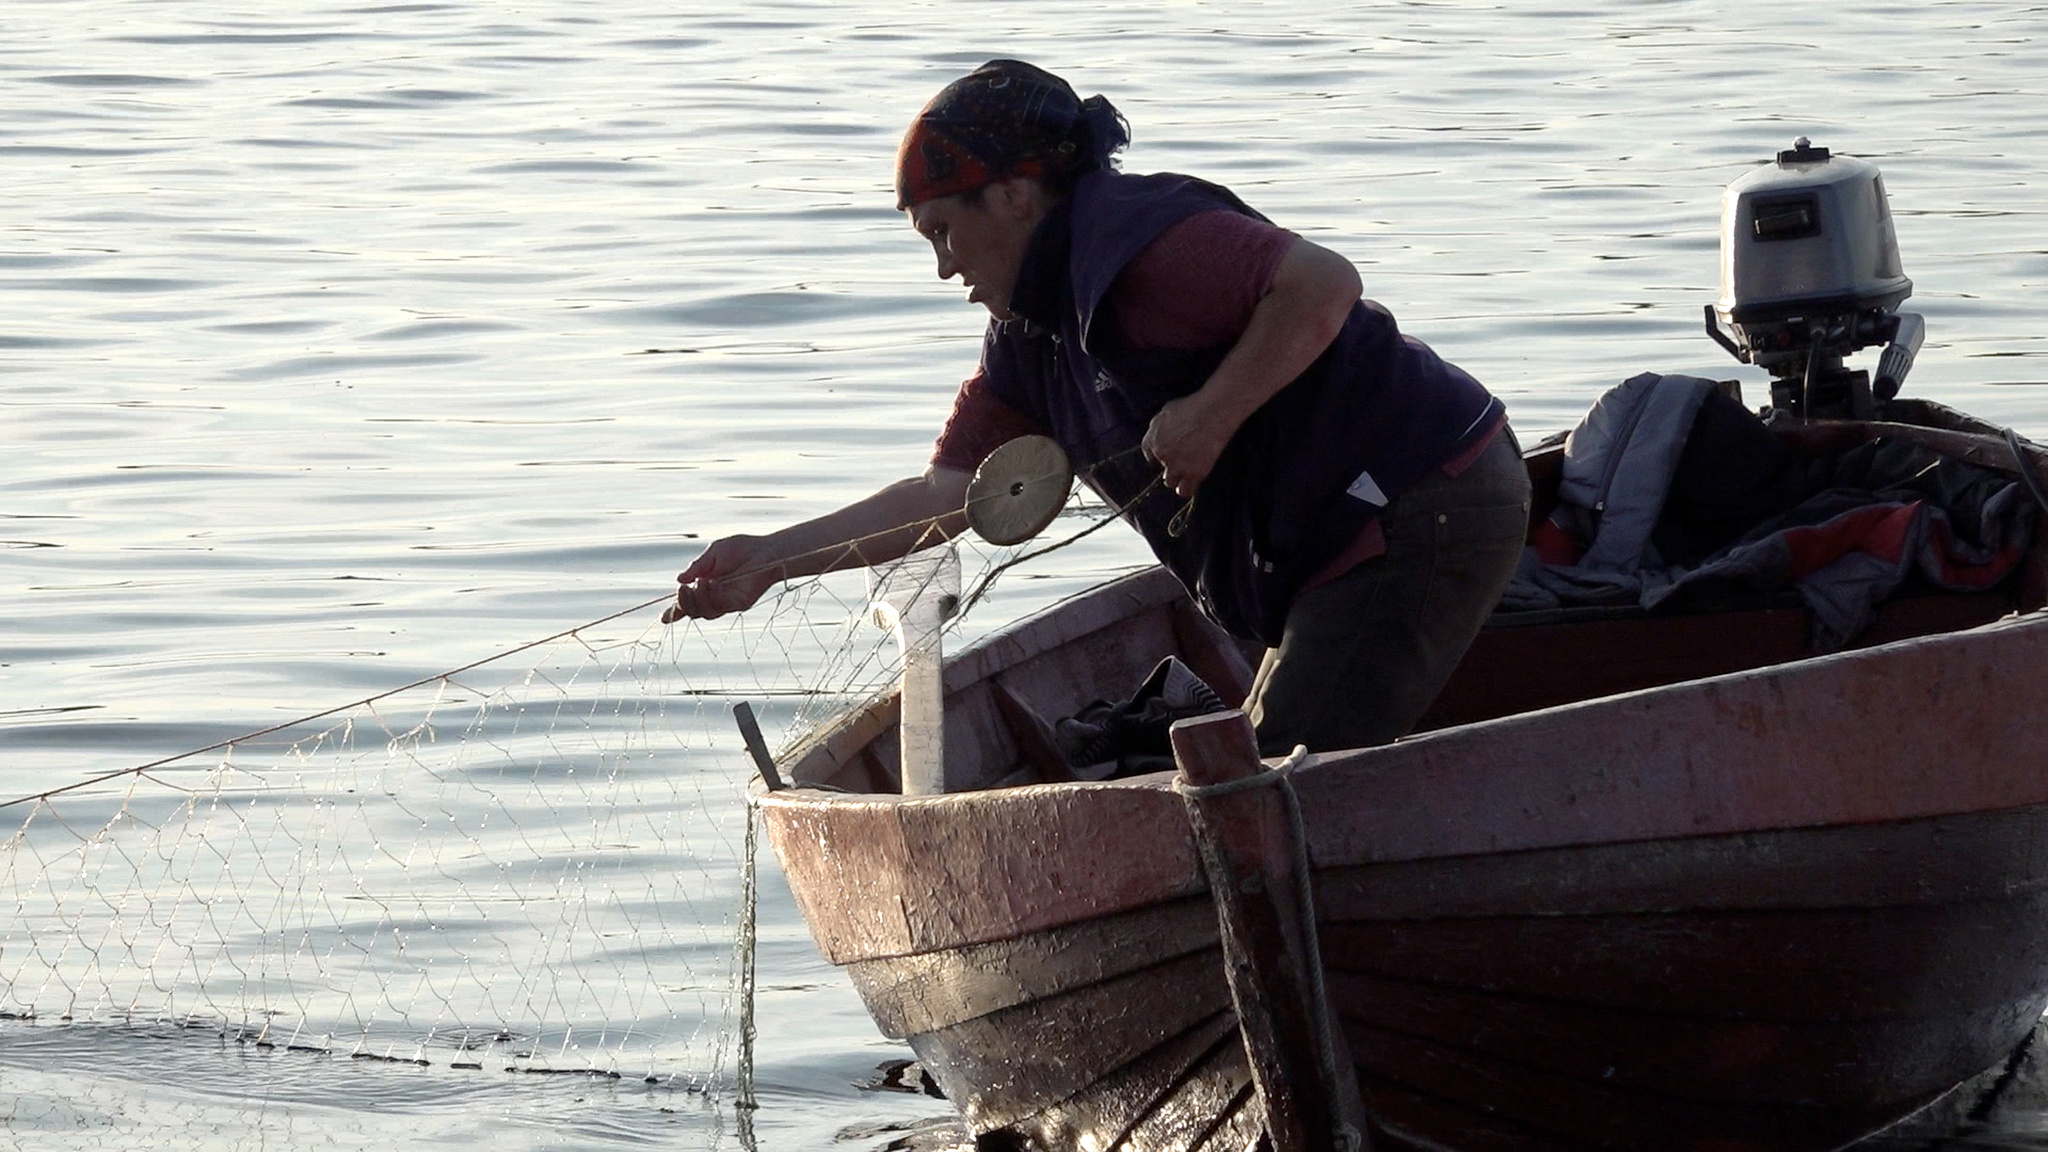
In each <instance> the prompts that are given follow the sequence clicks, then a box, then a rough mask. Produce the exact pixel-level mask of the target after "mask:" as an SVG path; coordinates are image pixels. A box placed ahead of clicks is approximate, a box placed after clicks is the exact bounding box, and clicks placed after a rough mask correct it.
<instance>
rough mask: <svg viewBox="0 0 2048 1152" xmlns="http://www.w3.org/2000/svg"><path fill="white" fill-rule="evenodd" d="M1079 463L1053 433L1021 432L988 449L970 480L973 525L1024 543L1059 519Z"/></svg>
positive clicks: (987, 535) (997, 539) (996, 540)
mask: <svg viewBox="0 0 2048 1152" xmlns="http://www.w3.org/2000/svg"><path fill="white" fill-rule="evenodd" d="M1073 486H1074V465H1073V463H1072V462H1071V461H1069V460H1068V459H1067V454H1066V452H1065V450H1063V449H1062V448H1061V447H1060V446H1059V444H1058V442H1056V441H1054V440H1053V438H1052V437H1050V436H1019V437H1017V438H1016V439H1015V440H1012V441H1010V442H1008V443H1006V444H1004V445H1003V446H1002V447H1000V448H998V449H996V450H995V451H993V452H991V453H989V454H988V459H986V460H983V461H982V462H981V467H979V468H976V469H975V470H974V479H973V480H971V481H969V482H968V485H967V526H968V527H970V528H972V529H974V534H975V535H977V536H979V537H981V538H982V539H983V540H986V541H988V542H989V543H991V544H998V545H1009V544H1022V543H1023V542H1024V541H1026V540H1029V539H1031V538H1032V537H1033V536H1036V535H1038V534H1039V533H1040V532H1043V531H1045V526H1046V525H1048V524H1050V523H1052V522H1053V518H1054V517H1056V516H1058V515H1059V514H1060V509H1061V508H1064V507H1066V503H1067V490H1068V489H1070V488H1072V487H1073Z"/></svg>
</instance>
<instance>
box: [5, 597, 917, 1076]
mask: <svg viewBox="0 0 2048 1152" xmlns="http://www.w3.org/2000/svg"><path fill="white" fill-rule="evenodd" d="M862 607H863V605H862V604H861V603H860V602H859V600H858V586H857V585H856V586H855V587H854V588H853V589H850V590H849V589H847V588H846V587H845V586H844V583H843V582H835V581H811V582H808V583H805V584H803V585H800V586H797V587H794V588H790V589H786V590H784V591H783V592H781V593H779V594H778V595H777V596H776V597H774V598H773V600H772V601H770V602H769V603H768V604H766V605H764V606H763V607H762V608H761V609H758V610H757V611H756V613H753V614H749V615H748V616H744V617H735V618H731V619H730V620H727V621H718V622H713V623H709V624H696V623H688V624H683V625H678V626H676V627H673V628H668V627H662V626H660V625H658V624H652V623H651V621H652V618H653V614H652V613H651V612H647V611H642V612H638V613H635V614H634V615H633V616H632V617H630V618H623V619H617V620H613V621H609V622H605V623H600V624H597V625H592V626H587V627H585V628H581V629H577V630H575V631H572V632H569V633H566V634H564V635H562V636H559V637H556V638H554V639H552V640H550V641H548V642H545V643H542V644H540V645H537V646H531V647H528V648H526V649H523V650H521V651H519V652H518V653H517V654H516V656H513V657H509V658H504V659H497V660H492V661H487V662H484V663H482V664H479V665H477V666H474V667H470V668H467V669H464V670H461V671H459V672H452V673H448V674H445V675H442V676H437V677H434V678H432V679H430V680H427V681H424V682H422V683H419V684H416V685H412V686H409V687H407V688H404V689H401V690H398V691H394V692H390V693H386V694H383V695H381V696H379V697H377V698H375V699H372V700H367V701H362V702H359V703H356V704H353V705H350V706H348V707H346V708H342V709H338V710H336V711H334V712H332V713H329V714H326V715H323V716H320V717H316V718H313V719H309V720H305V721H300V722H296V723H292V724H289V725H285V726H283V727H280V728H276V729H273V730H269V731H265V732H262V733H257V734H253V735H250V736H247V737H243V738H239V739H235V740H232V741H228V742H226V743H224V744H222V745H219V746H217V747H214V748H210V749H207V750H205V751H203V752H201V753H197V754H187V755H183V756H179V757H173V758H171V759H168V760H165V761H160V762H158V763H156V764H153V765H150V766H146V767H143V768H138V769H133V770H129V771H124V772H119V773H115V774H112V775H109V776H106V777H104V778H101V779H98V780H96V781H94V782H91V783H87V784H85V785H83V786H75V787H69V788H66V789H63V790H60V791H55V792H51V793H48V794H44V795H39V796H34V797H24V798H22V799H20V800H17V801H15V802H14V803H12V804H9V805H8V806H7V807H6V808H5V809H0V811H4V812H5V814H6V817H7V819H6V820H5V822H4V823H0V828H5V829H7V830H8V831H7V833H5V835H6V838H5V840H4V841H0V910H4V912H0V1015H4V1016H6V1017H10V1018H13V1019H15V1020H34V1021H39V1022H51V1021H63V1022H70V1023H85V1022H108V1023H122V1024H131V1025H132V1024H150V1025H161V1024H164V1023H171V1024H176V1025H178V1026H182V1027H203V1028H206V1029H210V1030H214V1031H217V1032H220V1033H222V1034H225V1035H227V1036H229V1037H230V1038H232V1039H234V1040H236V1041H238V1042H241V1043H246V1044H250V1045H255V1046H258V1047H261V1048H274V1049H278V1050H284V1051H302V1052H307V1053H320V1054H327V1055H331V1056H346V1057H351V1058H355V1059H363V1060H375V1061H388V1062H404V1063H410V1064H415V1065H420V1066H436V1065H442V1066H446V1067H448V1068H453V1069H465V1068H467V1069H475V1070H491V1071H500V1070H511V1071H520V1072H529V1073H563V1074H581V1075H600V1076H606V1077H635V1078H647V1079H651V1080H655V1081H658V1082H662V1083H669V1084H674V1085H677V1086H680V1087H685V1088H691V1089H710V1088H711V1087H712V1086H714V1085H716V1084H719V1083H720V1082H721V1081H728V1080H729V1079H730V1076H729V1074H730V1073H731V1072H732V1071H733V1068H732V1063H733V1059H734V1050H733V1049H734V1037H735V1028H736V1022H735V1017H736V1013H737V1012H738V1011H739V1005H740V1000H741V999H742V995H743V990H742V988H741V975H742V973H741V968H742V965H743V963H744V960H745V956H744V951H743V949H744V944H745V941H744V940H743V939H742V928H743V927H744V925H743V919H744V902H743V900H742V897H743V895H744V894H745V893H744V889H745V886H746V885H747V884H748V883H750V876H749V874H748V863H749V857H750V832H751V829H750V827H749V823H748V819H747V807H746V791H747V782H748V780H749V778H750V776H751V769H750V768H749V767H748V766H747V761H746V760H745V758H744V756H743V754H741V753H740V751H739V749H740V746H741V741H740V739H739V737H738V734H737V732H736V731H735V730H734V729H733V726H732V721H731V719H730V717H729V715H728V709H729V706H730V703H731V702H732V700H734V699H736V698H747V699H751V700H754V701H756V702H757V704H758V706H759V707H760V708H761V710H762V712H763V713H764V716H765V717H767V718H769V719H770V721H771V723H772V722H774V721H776V720H779V721H781V722H782V724H783V726H784V727H787V726H788V725H792V724H795V723H798V722H799V720H798V717H799V714H815V713H818V712H820V711H824V710H828V709H829V708H831V707H834V706H843V702H844V701H845V700H847V699H848V698H851V697H857V696H859V695H861V694H863V693H866V692H870V691H873V690H875V689H876V688H878V687H879V686H881V684H883V683H885V682H886V679H887V667H888V661H887V658H886V656H885V654H884V653H883V652H882V651H881V649H880V646H879V641H880V639H881V637H880V634H879V633H876V632H875V631H874V630H873V629H872V628H867V629H863V628H861V627H859V625H860V623H861V621H860V618H859V617H860V609H861V608H862ZM828 683H829V684H830V685H832V687H831V688H830V689H829V690H825V689H821V688H820V687H819V685H820V684H828Z"/></svg>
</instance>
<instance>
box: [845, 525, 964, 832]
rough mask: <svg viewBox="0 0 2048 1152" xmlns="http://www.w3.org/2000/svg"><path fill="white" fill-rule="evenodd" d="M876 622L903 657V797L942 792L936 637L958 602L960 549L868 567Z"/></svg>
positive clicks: (939, 660)
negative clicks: (893, 637)
mask: <svg viewBox="0 0 2048 1152" xmlns="http://www.w3.org/2000/svg"><path fill="white" fill-rule="evenodd" d="M868 600H869V601H870V602H871V607H872V609H873V612H874V618H875V623H876V624H878V625H880V626H881V627H883V628H886V629H889V630H890V631H892V632H894V633H895V634H896V646H897V648H898V650H899V651H900V652H901V653H902V656H903V678H902V686H901V689H900V699H901V700H902V714H901V719H900V721H899V722H898V732H899V734H900V737H901V741H902V743H901V750H902V761H903V793H904V795H906V796H929V795H937V794H938V793H941V792H944V791H945V790H946V718H945V711H944V696H945V687H944V683H943V681H942V679H941V676H940V672H941V669H942V666H943V664H944V653H943V651H942V648H941V645H940V635H941V632H942V631H943V629H944V627H945V624H946V621H947V620H949V619H951V618H952V616H953V613H954V612H955V611H957V610H958V609H959V606H960V553H959V551H958V550H957V549H955V548H954V547H953V545H951V544H944V545H941V546H939V547H937V548H927V549H925V550H924V551H922V552H913V553H911V554H910V555H908V556H905V557H904V558H903V559H901V560H898V561H896V562H895V563H893V564H886V565H882V566H879V567H875V568H870V569H868Z"/></svg>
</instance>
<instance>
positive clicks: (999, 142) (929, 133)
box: [896, 60, 1131, 210]
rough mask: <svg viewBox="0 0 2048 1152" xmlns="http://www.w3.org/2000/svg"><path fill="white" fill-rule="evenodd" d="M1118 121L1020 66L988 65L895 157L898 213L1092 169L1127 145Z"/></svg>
mask: <svg viewBox="0 0 2048 1152" xmlns="http://www.w3.org/2000/svg"><path fill="white" fill-rule="evenodd" d="M1130 141H1131V133H1130V128H1129V126H1128V125H1126V124H1125V123H1124V118H1123V116H1122V114H1120V113H1119V112H1117V110H1116V108H1115V107H1113V106H1112V105H1111V104H1110V102H1109V101H1107V100H1105V99H1103V98H1102V97H1100V96H1090V97H1089V98H1088V99H1086V100H1083V99H1081V98H1080V97H1079V96H1077V95H1075V93H1074V89H1073V87H1072V86H1071V85H1069V84H1068V83H1067V82H1066V81H1065V80H1062V79H1060V78H1059V77H1057V76H1055V75H1053V74H1052V73H1050V72H1047V71H1046V70H1045V69H1043V68H1038V67H1034V66H1032V65H1030V64H1026V63H1024V62H1023V61H1021V60H991V61H989V62H988V63H986V64H983V65H982V66H981V67H979V68H976V69H975V70H974V71H972V72H970V73H968V74H967V75H965V76H962V77H961V78H960V79H958V80H955V81H953V82H952V83H951V84H948V85H946V86H945V88H943V89H941V90H940V92H939V94H938V95H937V96H934V97H932V100H931V103H929V104H926V105H925V106H924V110H923V111H922V112H919V113H918V114H917V119H916V120H914V121H912V122H911V125H910V131H909V132H906V133H904V136H903V146H902V148H901V149H899V150H898V151H897V153H896V207H897V208H898V209H899V210H902V209H907V208H911V207H913V206H915V205H918V204H922V203H924V202H925V201H927V200H936V199H938V198H939V197H941V196H952V195H954V194H956V193H960V192H970V191H973V190H974V189H976V188H979V187H981V186H983V185H985V184H991V183H994V182H995V181H997V180H1008V179H1010V178H1012V177H1016V176H1035V177H1039V178H1041V179H1053V180H1058V179H1062V178H1065V177H1069V176H1074V175H1078V174H1080V173H1082V172H1087V171H1091V170H1093V169H1096V168H1106V167H1108V166H1109V165H1110V164H1111V163H1112V160H1111V157H1113V156H1114V155H1115V154H1116V152H1117V151H1118V150H1119V149H1121V148H1122V147H1123V146H1124V145H1126V144H1128V143H1130Z"/></svg>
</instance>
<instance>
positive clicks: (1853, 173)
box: [1706, 137, 1925, 419]
mask: <svg viewBox="0 0 2048 1152" xmlns="http://www.w3.org/2000/svg"><path fill="white" fill-rule="evenodd" d="M1912 292H1913V282H1912V280H1910V279H1908V278H1907V276H1906V275H1905V272H1904V270H1903V269H1902V267H1901V265H1900V261H1899V242H1898V236H1897V233H1896V232H1895V231H1894V229H1893V226H1892V213H1891V205H1890V202H1889V200H1888V199H1887V197H1886V195H1885V189H1884V177H1883V175H1882V174H1881V173H1879V171H1878V169H1877V166H1876V165H1874V164H1869V163H1866V162H1864V161H1862V160H1858V159H1855V158H1853V157H1849V156H1836V155H1833V154H1831V153H1829V151H1828V150H1827V149H1825V148H1815V147H1813V146H1812V145H1811V143H1810V142H1809V141H1807V140H1806V139H1805V138H1804V137H1801V138H1800V139H1799V140H1798V141H1797V142H1796V143H1795V144H1794V145H1793V147H1792V148H1791V149H1789V150H1787V151H1784V152H1780V153H1778V157H1777V161H1776V163H1773V164H1767V165H1764V166H1761V167H1759V168H1757V169H1755V170H1753V171H1751V172H1749V173H1746V174H1744V175H1743V176H1742V177H1741V178H1739V179H1737V180H1736V181H1734V182H1733V183H1731V184H1730V185H1728V188H1727V190H1726V191H1725V192H1724V193H1723V194H1722V200H1721V292H1720V297H1719V298H1718V299H1717V300H1716V301H1715V302H1714V303H1713V304H1711V305H1709V306H1708V307H1707V309H1706V313H1707V316H1706V319H1707V331H1708V333H1709V335H1711V336H1713V337H1714V339H1715V340H1716V341H1718V342H1719V343H1720V344H1721V345H1722V346H1723V347H1724V348H1726V349H1728V351H1729V352H1730V353H1731V354H1733V355H1734V356H1735V358H1736V359H1738V360H1741V361H1743V362H1744V363H1748V364H1756V365H1758V366H1760V367H1762V368H1764V369H1766V370H1767V371H1769V372H1770V373H1771V376H1772V382H1771V404H1772V408H1773V409H1775V410H1777V411H1780V412H1784V413H1787V414H1790V415H1794V416H1801V417H1815V416H1850V417H1855V418H1859V419H1870V418H1873V417H1874V416H1875V414H1876V409H1877V408H1878V407H1880V406H1882V405H1883V404H1884V403H1885V402H1886V401H1888V400H1890V399H1891V398H1892V397H1893V396H1894V395H1896V394H1897V393H1898V389H1899V385H1900V384H1901V383H1902V382H1903V381H1904V379H1905V374H1906V371H1907V370H1908V369H1910V368H1911V366H1912V360H1913V356H1914V354H1915V353H1917V352H1918V350H1919V347H1920V342H1921V339H1922V337H1923V335H1924V332H1925V325H1924V323H1923V322H1922V321H1921V318H1920V317H1919V316H1917V315H1913V314H1911V313H1899V312H1898V311H1897V308H1898V306H1899V304H1900V303H1902V302H1903V301H1904V300H1905V299H1906V298H1907V297H1908V296H1910V295H1912ZM1880 344H1882V345H1886V352H1885V355H1884V357H1883V358H1882V359H1881V360H1880V362H1879V365H1878V376H1877V380H1876V382H1875V384H1873V383H1872V382H1871V380H1870V378H1869V376H1868V374H1867V373H1864V372H1851V371H1848V370H1846V369H1844V368H1843V367H1842V358H1843V357H1844V356H1847V355H1851V354H1853V353H1855V352H1857V351H1859V350H1861V349H1863V348H1867V347H1872V346H1875V345H1880Z"/></svg>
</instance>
